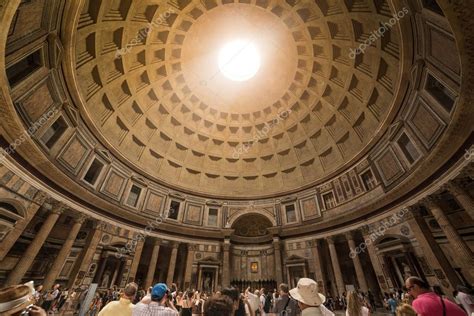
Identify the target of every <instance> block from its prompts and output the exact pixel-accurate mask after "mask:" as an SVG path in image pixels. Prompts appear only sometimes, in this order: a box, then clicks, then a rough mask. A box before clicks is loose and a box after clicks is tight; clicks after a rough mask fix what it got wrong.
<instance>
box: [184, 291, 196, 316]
mask: <svg viewBox="0 0 474 316" xmlns="http://www.w3.org/2000/svg"><path fill="white" fill-rule="evenodd" d="M193 297H194V291H186V292H184V295H183V300H182V303H181V316H192V314H193V312H192V311H193Z"/></svg>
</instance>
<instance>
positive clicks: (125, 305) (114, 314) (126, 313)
mask: <svg viewBox="0 0 474 316" xmlns="http://www.w3.org/2000/svg"><path fill="white" fill-rule="evenodd" d="M137 290H138V286H137V285H136V284H135V283H129V284H127V285H126V286H125V289H124V290H123V294H122V297H121V298H120V300H118V301H111V302H109V303H108V304H107V305H105V307H104V308H103V309H102V310H101V311H100V312H99V316H131V315H132V309H133V307H134V305H133V303H132V301H133V299H134V298H135V295H136V294H137Z"/></svg>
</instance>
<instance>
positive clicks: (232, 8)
mask: <svg viewBox="0 0 474 316" xmlns="http://www.w3.org/2000/svg"><path fill="white" fill-rule="evenodd" d="M93 5H95V4H93V3H92V2H91V3H90V4H89V10H92V6H93ZM104 5H105V2H104V3H103V4H102V6H101V7H99V8H98V10H105V11H107V10H109V11H107V12H109V13H104V17H103V18H102V19H101V20H100V21H97V22H96V23H85V22H84V23H81V20H80V21H79V24H78V28H77V30H73V32H74V33H75V36H74V38H75V39H76V44H75V52H74V54H75V65H74V67H73V69H71V71H72V72H73V75H74V78H75V80H74V82H73V85H72V86H71V87H70V88H72V89H74V90H77V91H78V92H79V95H77V101H78V104H77V105H78V106H79V108H80V111H81V113H84V118H85V119H86V120H87V121H88V124H89V126H90V128H91V130H92V132H93V133H94V134H96V135H97V137H98V138H100V139H102V140H103V142H104V143H105V144H106V145H107V147H108V149H109V150H110V151H111V152H114V153H115V154H116V156H117V158H119V159H121V160H122V161H123V162H124V163H126V164H128V165H130V166H131V167H132V168H134V169H135V170H136V171H137V172H138V173H140V174H143V175H145V176H147V177H150V178H153V179H156V181H158V182H160V183H164V184H166V185H168V186H171V187H174V188H177V189H180V190H186V191H190V192H194V193H200V194H204V195H206V194H207V195H214V196H221V197H242V198H249V197H258V196H268V195H271V194H281V193H287V192H293V191H297V190H301V189H302V188H305V187H309V186H311V185H314V184H315V183H318V182H321V181H322V180H323V179H328V178H329V177H330V176H331V175H334V174H335V173H337V172H341V171H342V170H345V169H347V167H348V166H349V165H351V164H354V163H356V162H358V161H359V160H360V158H361V156H362V155H363V154H364V153H366V152H367V151H368V150H370V148H372V147H373V146H374V144H375V141H376V140H377V139H378V138H380V137H381V135H383V133H384V132H385V131H386V129H387V127H388V125H389V123H390V119H391V118H392V117H393V114H394V113H396V112H397V111H398V110H399V107H400V102H399V101H400V100H399V98H398V94H399V93H400V91H399V89H400V83H401V80H402V77H401V76H400V74H401V73H403V72H404V71H405V72H406V70H404V69H403V67H402V66H403V63H401V62H400V58H401V57H402V56H403V53H402V52H403V47H402V44H401V42H400V39H401V34H400V30H399V29H398V28H397V27H394V28H391V29H390V30H387V32H389V33H390V34H388V35H386V39H387V40H388V42H387V43H385V45H379V46H376V45H371V46H370V47H368V48H367V51H366V53H364V54H360V55H357V56H356V55H355V54H354V56H352V55H353V53H352V52H353V47H355V46H357V43H363V42H364V41H365V40H366V39H367V36H368V35H369V34H368V30H371V29H373V28H375V27H376V26H378V25H381V24H382V22H383V21H384V20H385V19H386V18H387V16H386V15H384V14H379V12H382V13H384V12H385V11H383V8H377V7H373V6H366V7H357V8H354V11H355V12H357V13H354V14H351V15H348V14H345V13H344V10H343V8H342V7H340V6H335V7H333V8H331V10H334V11H328V10H329V8H327V7H325V6H324V5H323V4H318V2H316V1H315V2H305V3H297V2H292V1H286V2H283V1H281V2H278V3H275V4H274V3H270V2H265V1H262V2H257V3H233V2H230V3H219V4H217V3H214V2H213V1H210V2H206V1H204V2H203V3H202V4H198V3H193V2H182V3H181V4H180V5H179V6H178V7H177V8H174V7H171V8H168V9H167V10H165V9H166V8H165V7H164V6H157V5H155V4H154V2H153V1H150V2H147V1H144V2H141V3H140V4H138V3H132V2H130V6H129V7H126V10H125V9H124V8H122V10H124V11H123V13H121V15H120V16H108V14H112V13H110V12H115V11H114V9H115V8H112V7H104V8H103V6H104ZM86 9H87V8H85V9H84V10H86ZM380 10H382V11H380ZM86 12H89V11H86ZM119 12H120V11H119ZM84 14H88V13H84ZM404 14H405V13H404V12H403V11H402V12H401V15H404ZM84 21H86V20H85V18H84ZM87 21H89V20H87ZM89 22H90V21H89ZM233 40H237V41H238V40H240V41H244V42H245V43H246V44H245V45H254V46H255V50H256V51H257V50H258V53H259V56H260V59H261V67H259V70H258V72H257V73H256V74H255V76H254V77H252V78H250V79H249V80H246V81H242V82H236V81H232V80H229V79H227V77H226V76H225V73H223V72H222V71H221V69H219V63H218V59H219V52H220V50H221V49H223V47H225V45H226V44H228V43H229V42H232V41H233Z"/></svg>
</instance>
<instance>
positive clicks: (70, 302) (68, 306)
mask: <svg viewBox="0 0 474 316" xmlns="http://www.w3.org/2000/svg"><path fill="white" fill-rule="evenodd" d="M76 295H77V293H76V290H72V291H70V293H69V294H68V296H67V298H66V302H65V303H64V306H63V307H62V308H61V314H60V315H61V316H63V315H64V314H65V313H66V312H70V311H71V310H74V301H75V299H76Z"/></svg>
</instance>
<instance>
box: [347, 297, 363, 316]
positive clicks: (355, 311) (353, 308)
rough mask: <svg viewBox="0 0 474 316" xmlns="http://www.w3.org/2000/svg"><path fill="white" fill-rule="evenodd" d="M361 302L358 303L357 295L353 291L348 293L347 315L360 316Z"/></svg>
mask: <svg viewBox="0 0 474 316" xmlns="http://www.w3.org/2000/svg"><path fill="white" fill-rule="evenodd" d="M361 310H362V302H361V301H360V298H359V295H358V294H357V292H355V291H349V292H348V293H347V311H348V314H349V315H351V316H352V315H354V316H361V315H362V314H361V312H362V311H361Z"/></svg>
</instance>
